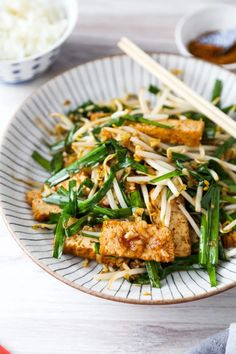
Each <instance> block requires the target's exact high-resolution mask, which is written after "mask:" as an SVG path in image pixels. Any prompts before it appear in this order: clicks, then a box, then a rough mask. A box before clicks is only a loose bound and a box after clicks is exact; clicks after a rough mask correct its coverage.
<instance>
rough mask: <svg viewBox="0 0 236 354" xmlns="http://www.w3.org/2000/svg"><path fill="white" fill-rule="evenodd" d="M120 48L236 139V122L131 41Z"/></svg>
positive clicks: (125, 42)
mask: <svg viewBox="0 0 236 354" xmlns="http://www.w3.org/2000/svg"><path fill="white" fill-rule="evenodd" d="M118 47H119V48H120V49H121V50H122V51H123V52H125V53H126V54H127V55H128V56H129V57H130V58H132V59H133V60H134V61H136V62H137V63H138V64H140V65H141V66H142V67H143V68H144V69H146V70H147V71H149V72H150V73H151V74H153V75H154V76H155V77H156V78H158V79H159V80H160V81H161V82H163V83H164V84H165V85H166V86H167V87H169V88H170V89H171V90H172V91H174V92H175V93H177V94H178V95H179V96H180V97H182V98H184V99H185V100H186V101H188V102H189V103H191V104H192V106H193V107H195V108H196V109H197V110H198V111H199V112H201V113H202V114H203V115H205V116H206V117H208V118H209V119H210V120H212V121H213V122H214V123H216V124H217V125H218V126H220V127H221V128H222V129H224V130H225V131H226V132H227V133H229V134H230V135H232V136H233V137H234V138H236V122H235V121H234V120H233V119H232V118H230V117H229V116H228V115H226V114H225V113H224V112H222V111H221V110H220V109H219V108H217V107H216V106H214V105H213V104H212V103H210V102H208V101H206V100H205V99H204V98H203V97H201V96H200V95H198V94H197V93H196V92H194V91H193V90H192V89H191V88H190V87H188V86H187V85H186V84H185V83H184V82H182V81H180V80H179V79H178V78H177V77H176V76H174V75H173V74H172V73H170V72H169V71H168V70H166V69H165V68H164V67H162V66H161V65H160V64H159V63H158V62H156V61H155V60H153V59H152V58H151V57H150V56H149V55H148V54H147V53H145V52H144V51H143V50H142V49H140V48H139V47H138V46H137V45H135V44H134V43H133V42H131V41H130V40H129V39H127V38H121V40H120V41H119V42H118Z"/></svg>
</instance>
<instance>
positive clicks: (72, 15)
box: [0, 0, 78, 84]
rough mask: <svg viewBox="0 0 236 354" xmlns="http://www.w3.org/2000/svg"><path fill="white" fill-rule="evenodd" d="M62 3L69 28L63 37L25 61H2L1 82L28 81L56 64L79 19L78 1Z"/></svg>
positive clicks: (0, 67)
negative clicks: (63, 45)
mask: <svg viewBox="0 0 236 354" xmlns="http://www.w3.org/2000/svg"><path fill="white" fill-rule="evenodd" d="M60 3H61V5H62V7H63V8H64V11H65V14H66V18H67V19H68V26H67V28H66V30H65V32H64V34H63V36H62V37H61V38H60V39H59V40H58V41H57V42H55V44H54V45H52V46H51V47H50V48H49V49H48V50H46V51H44V52H42V53H38V54H36V55H33V56H30V57H27V58H24V59H14V60H0V81H3V82H6V83H10V84H17V83H21V82H24V81H28V80H31V79H33V78H34V77H36V76H38V75H40V74H41V73H43V72H44V71H46V70H47V69H48V68H49V66H50V65H52V64H53V63H54V61H55V60H56V59H57V57H58V54H59V52H60V49H61V46H62V44H63V43H64V42H65V41H66V40H67V38H68V37H69V36H70V34H71V32H72V31H73V29H74V27H75V24H76V22H77V17H78V2H77V0H69V1H68V0H61V1H60Z"/></svg>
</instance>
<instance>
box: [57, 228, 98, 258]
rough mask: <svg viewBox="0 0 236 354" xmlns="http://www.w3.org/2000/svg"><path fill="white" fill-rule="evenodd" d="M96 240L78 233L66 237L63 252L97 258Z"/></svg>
mask: <svg viewBox="0 0 236 354" xmlns="http://www.w3.org/2000/svg"><path fill="white" fill-rule="evenodd" d="M95 242H96V240H95V239H92V238H89V237H84V236H80V235H78V234H76V235H73V236H71V237H66V238H65V243H64V250H63V252H64V253H69V254H73V255H74V256H77V257H83V258H88V259H96V253H95V251H94V243H95Z"/></svg>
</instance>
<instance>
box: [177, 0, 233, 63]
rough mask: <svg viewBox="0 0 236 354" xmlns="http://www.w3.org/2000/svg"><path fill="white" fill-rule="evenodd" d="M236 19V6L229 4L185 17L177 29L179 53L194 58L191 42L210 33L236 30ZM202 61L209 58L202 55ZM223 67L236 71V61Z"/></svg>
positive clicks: (212, 7) (201, 10)
mask: <svg viewBox="0 0 236 354" xmlns="http://www.w3.org/2000/svg"><path fill="white" fill-rule="evenodd" d="M235 18H236V6H232V5H227V4H225V5H215V6H210V7H205V8H202V9H200V10H198V11H195V12H193V13H191V14H189V15H186V16H184V17H183V18H182V19H181V20H180V21H179V22H178V23H177V26H176V29H175V41H176V45H177V48H178V50H179V52H180V53H181V54H182V55H185V56H192V54H191V52H190V50H189V43H190V42H191V41H194V40H197V39H198V38H199V37H200V36H201V35H204V34H207V33H210V32H214V31H226V30H231V29H234V28H236V22H235ZM222 55H223V54H222ZM198 57H199V56H198ZM235 57H236V56H235ZM201 59H205V60H207V59H208V58H207V56H206V57H205V58H204V54H203V53H201ZM222 59H223V57H222ZM222 61H223V60H222ZM223 66H224V67H225V68H226V69H229V70H234V69H236V59H235V62H233V63H230V64H224V65H223Z"/></svg>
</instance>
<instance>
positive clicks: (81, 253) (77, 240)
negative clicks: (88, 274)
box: [63, 234, 129, 268]
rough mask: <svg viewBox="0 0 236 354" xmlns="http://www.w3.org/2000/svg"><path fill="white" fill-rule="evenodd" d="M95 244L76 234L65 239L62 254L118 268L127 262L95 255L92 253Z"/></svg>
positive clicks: (120, 258)
mask: <svg viewBox="0 0 236 354" xmlns="http://www.w3.org/2000/svg"><path fill="white" fill-rule="evenodd" d="M95 242H96V240H95V239H92V238H88V237H84V236H81V235H78V234H76V235H74V236H71V237H66V239H65V243H64V249H63V253H65V254H72V255H74V256H76V257H82V258H87V259H94V260H96V261H97V262H98V263H103V264H106V265H109V266H112V267H118V268H119V267H120V266H121V265H122V264H123V263H127V262H128V261H129V260H128V259H125V258H122V257H110V256H102V255H99V254H96V253H95V251H94V243H95Z"/></svg>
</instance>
